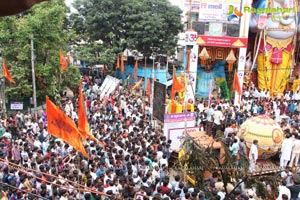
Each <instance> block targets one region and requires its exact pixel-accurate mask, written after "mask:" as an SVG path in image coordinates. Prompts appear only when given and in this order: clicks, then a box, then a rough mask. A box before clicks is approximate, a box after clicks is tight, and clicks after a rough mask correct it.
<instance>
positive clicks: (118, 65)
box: [116, 56, 120, 69]
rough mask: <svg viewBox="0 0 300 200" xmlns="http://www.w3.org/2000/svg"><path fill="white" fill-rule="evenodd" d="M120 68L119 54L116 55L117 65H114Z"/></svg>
mask: <svg viewBox="0 0 300 200" xmlns="http://www.w3.org/2000/svg"><path fill="white" fill-rule="evenodd" d="M119 68H120V56H118V57H117V65H116V69H119Z"/></svg>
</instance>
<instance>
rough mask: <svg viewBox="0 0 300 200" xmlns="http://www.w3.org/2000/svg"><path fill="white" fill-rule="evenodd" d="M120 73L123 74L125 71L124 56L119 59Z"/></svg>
mask: <svg viewBox="0 0 300 200" xmlns="http://www.w3.org/2000/svg"><path fill="white" fill-rule="evenodd" d="M121 71H122V74H124V71H125V66H124V56H122V57H121Z"/></svg>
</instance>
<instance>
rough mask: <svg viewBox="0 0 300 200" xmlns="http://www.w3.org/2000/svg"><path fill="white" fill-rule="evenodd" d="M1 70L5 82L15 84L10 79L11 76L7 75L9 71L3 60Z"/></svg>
mask: <svg viewBox="0 0 300 200" xmlns="http://www.w3.org/2000/svg"><path fill="white" fill-rule="evenodd" d="M2 66H3V68H2V70H3V76H4V77H5V78H7V80H8V81H9V82H11V83H14V84H15V83H16V82H15V80H14V79H13V78H12V77H11V75H10V73H9V70H8V68H7V65H6V63H5V60H3V65H2Z"/></svg>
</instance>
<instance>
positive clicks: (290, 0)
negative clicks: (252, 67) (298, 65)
mask: <svg viewBox="0 0 300 200" xmlns="http://www.w3.org/2000/svg"><path fill="white" fill-rule="evenodd" d="M296 6H297V4H296V2H295V1H294V0H258V1H257V2H256V3H255V4H254V5H253V8H256V9H257V10H259V9H261V10H265V11H266V12H270V13H264V14H265V15H264V17H266V19H265V27H264V28H263V29H261V30H259V29H258V27H259V26H262V25H261V22H262V21H261V20H259V18H260V15H259V14H257V13H251V18H250V31H251V32H258V36H259V37H258V38H259V39H258V40H257V43H256V45H257V49H255V50H254V51H258V56H257V60H256V62H257V72H258V87H259V88H260V89H261V90H268V91H270V94H271V96H273V97H274V96H277V95H281V94H283V92H284V90H285V87H286V84H287V82H288V80H289V75H290V69H291V68H292V63H293V62H292V54H293V51H294V46H295V42H296V40H295V39H296V38H295V37H296V34H297V24H296V22H297V20H296V18H297V7H296ZM253 10H254V9H253Z"/></svg>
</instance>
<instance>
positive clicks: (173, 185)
mask: <svg viewBox="0 0 300 200" xmlns="http://www.w3.org/2000/svg"><path fill="white" fill-rule="evenodd" d="M83 86H84V87H83V91H84V93H85V96H86V102H85V103H86V110H87V115H88V116H87V118H88V121H89V126H90V130H91V133H92V134H93V135H94V136H95V137H96V138H97V139H98V140H99V141H102V143H99V144H98V143H96V142H95V141H93V140H90V139H89V138H87V140H86V141H85V142H84V145H85V149H86V150H87V152H88V154H89V158H88V159H86V158H84V157H83V156H82V155H81V154H80V153H79V152H77V151H75V150H74V149H73V148H72V147H71V146H70V145H68V144H67V143H64V142H63V141H62V140H60V139H58V138H54V137H53V136H51V134H50V133H48V132H47V117H46V111H45V110H43V111H40V112H39V113H38V114H31V113H29V112H26V113H22V112H18V113H16V114H14V115H10V116H8V117H3V118H2V119H1V121H0V137H1V141H0V147H1V151H0V191H1V198H0V199H3V200H4V199H9V200H17V199H20V200H26V199H54V200H56V199H57V200H65V199H87V200H91V199H141V200H146V199H163V200H167V199H180V200H184V199H196V200H197V199H199V200H200V199H208V197H207V196H206V195H205V194H207V192H208V191H205V188H203V189H202V190H200V189H197V188H194V187H193V186H192V185H190V184H189V183H187V182H185V181H184V178H183V174H181V173H179V172H178V171H174V170H172V166H171V163H170V159H171V154H172V149H171V148H170V146H171V143H172V140H168V139H167V138H166V137H165V136H164V134H163V132H162V130H161V129H159V128H156V127H154V126H153V124H152V123H151V120H150V119H151V114H152V112H151V108H150V104H149V103H148V102H147V101H145V99H144V98H143V97H142V96H139V95H137V96H135V95H133V94H132V92H131V91H130V90H128V89H126V88H122V86H121V85H120V86H119V87H118V88H117V90H116V91H115V92H114V93H112V94H105V95H104V98H103V99H100V98H99V94H100V93H101V91H100V86H101V80H99V79H94V80H92V79H89V78H88V79H84V80H83ZM264 94H266V95H264ZM267 94H268V92H267V91H259V90H257V89H256V88H255V87H251V88H250V89H249V90H248V89H247V90H245V91H244V95H243V98H242V100H241V104H240V106H234V105H233V104H232V103H231V102H222V101H215V102H214V103H213V104H212V105H211V106H209V107H208V105H207V102H205V101H203V100H199V101H198V102H196V108H197V109H196V112H197V122H196V124H195V126H199V127H200V129H201V130H204V131H206V132H207V134H209V135H212V136H213V137H217V135H218V134H220V133H222V137H224V138H226V141H228V145H229V146H230V150H231V152H232V155H233V156H236V157H237V156H238V154H241V155H244V156H245V157H247V158H248V160H249V162H250V169H249V170H250V172H253V171H255V164H256V160H257V145H259V141H257V140H255V141H254V142H253V145H252V146H251V149H250V152H249V153H248V154H247V151H246V146H245V144H244V141H243V138H237V136H236V133H237V131H238V127H239V125H240V124H241V123H243V121H245V119H247V118H248V117H250V116H253V115H260V114H266V115H269V116H270V117H272V118H274V119H275V120H277V121H278V122H279V123H280V124H281V127H282V128H283V130H284V131H285V133H286V135H287V136H286V139H285V141H284V142H283V146H284V147H286V148H283V149H282V155H284V156H282V161H281V162H280V163H281V164H280V166H281V167H282V168H283V169H284V170H283V171H282V173H281V177H282V183H281V184H280V187H279V192H280V193H279V195H278V198H277V199H296V198H298V194H299V192H300V185H299V184H300V177H298V178H297V177H295V175H297V174H296V173H295V172H294V171H292V170H291V169H292V167H293V166H297V165H298V161H299V154H300V140H299V137H298V133H299V126H298V124H299V121H298V118H299V111H300V104H298V100H296V99H295V98H296V96H297V95H293V94H291V93H286V94H285V96H284V98H275V99H274V98H270V97H269V96H268V95H267ZM288 97H290V98H288ZM77 107H78V100H77V95H75V97H74V98H73V99H66V100H65V101H63V103H62V106H61V109H62V110H64V112H65V113H66V114H67V115H68V116H69V117H70V118H72V119H73V120H74V121H75V122H77V120H78V116H77V114H76V113H77ZM282 116H286V118H285V119H288V120H283V119H282ZM289 161H290V162H289ZM288 164H289V165H288ZM293 173H294V174H293ZM293 177H294V178H293ZM208 181H210V183H211V184H210V185H211V186H212V187H211V188H210V190H209V192H210V193H211V194H212V195H210V196H212V197H211V198H210V199H225V192H224V185H222V182H220V180H219V179H218V174H213V176H212V177H211V178H210V179H209V180H208ZM232 189H233V188H232ZM230 198H231V199H255V198H257V197H256V194H255V190H253V189H248V190H243V189H237V190H235V191H234V192H233V193H232V196H231V197H230Z"/></svg>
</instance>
